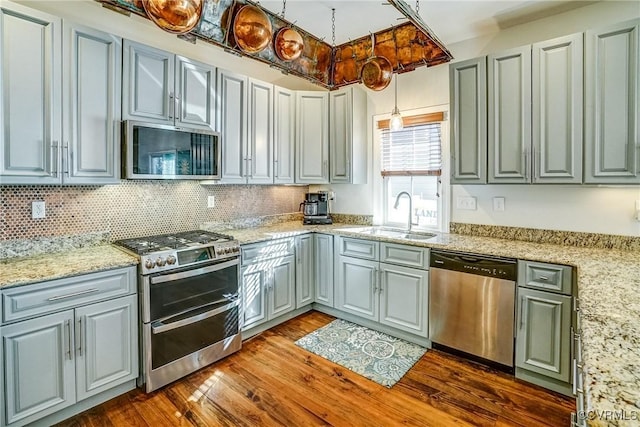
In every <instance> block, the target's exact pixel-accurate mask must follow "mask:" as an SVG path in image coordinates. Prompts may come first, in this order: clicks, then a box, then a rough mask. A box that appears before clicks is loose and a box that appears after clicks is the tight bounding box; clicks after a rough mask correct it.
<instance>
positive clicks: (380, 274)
mask: <svg viewBox="0 0 640 427" xmlns="http://www.w3.org/2000/svg"><path fill="white" fill-rule="evenodd" d="M383 278H384V271H382V270H378V293H380V294H382V290H383V289H382V283H383V280H382V279H383Z"/></svg>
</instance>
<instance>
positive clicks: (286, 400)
mask: <svg viewBox="0 0 640 427" xmlns="http://www.w3.org/2000/svg"><path fill="white" fill-rule="evenodd" d="M332 320H333V317H331V316H328V315H326V314H322V313H318V312H315V311H313V312H309V313H305V314H303V315H301V316H298V317H296V318H295V319H292V320H290V321H288V322H286V323H284V324H282V325H279V326H277V327H275V328H273V329H270V330H268V331H265V332H263V333H262V334H260V335H258V336H256V337H254V338H252V339H249V340H247V341H245V342H244V343H243V347H242V350H241V351H239V352H238V353H235V354H233V355H231V356H229V357H227V358H226V359H224V360H221V361H219V362H218V363H215V364H213V365H212V366H209V367H207V368H205V369H201V370H200V371H198V372H195V373H193V374H191V375H189V376H187V377H186V378H183V379H182V380H180V381H177V382H175V383H173V384H170V385H169V386H167V387H164V388H162V389H160V390H157V391H155V392H153V393H149V394H145V393H144V392H142V391H141V390H133V391H131V392H129V393H127V394H125V395H123V396H119V397H117V398H115V399H112V400H110V401H109V402H106V403H104V404H102V405H100V406H98V407H96V408H93V409H90V410H88V411H86V412H83V413H82V414H79V415H77V416H75V417H73V418H70V419H68V420H66V421H63V422H62V423H60V424H58V426H60V427H93V426H153V427H156V426H197V427H202V426H207V427H210V426H248V427H252V426H346V425H349V426H389V425H407V426H487V427H498V426H500V427H502V426H532V425H536V426H562V425H569V421H570V414H571V412H572V410H573V408H574V402H573V400H572V399H569V398H567V397H564V396H561V395H559V394H556V393H552V392H549V391H547V390H544V389H542V388H540V387H537V386H533V385H530V384H526V383H524V382H521V381H518V380H516V379H515V378H514V377H513V376H511V375H509V374H506V373H503V372H498V371H496V370H494V369H493V368H489V367H486V366H483V365H480V364H477V363H475V362H470V361H467V360H464V359H462V358H460V357H457V356H452V355H449V354H446V353H443V352H440V351H437V350H429V351H428V352H427V353H426V354H425V355H424V356H423V357H422V359H420V360H419V361H418V363H416V365H415V366H414V367H413V368H412V369H411V370H410V371H409V372H408V373H407V375H405V376H404V377H403V378H402V379H401V380H400V381H399V382H398V383H397V384H396V385H395V386H393V387H392V388H390V389H388V388H386V387H383V386H380V385H379V384H376V383H374V382H372V381H369V380H367V379H366V378H364V377H362V376H360V375H358V374H355V373H354V372H351V371H349V370H348V369H345V368H343V367H341V366H339V365H336V364H334V363H332V362H330V361H328V360H326V359H323V358H321V357H319V356H317V355H315V354H312V353H309V352H307V351H306V350H303V349H301V348H299V347H297V346H296V345H295V344H294V342H295V341H296V340H297V339H299V338H301V337H303V336H304V335H306V334H307V333H309V332H312V331H314V330H315V329H317V328H320V327H322V326H324V325H326V324H327V323H329V322H331V321H332Z"/></svg>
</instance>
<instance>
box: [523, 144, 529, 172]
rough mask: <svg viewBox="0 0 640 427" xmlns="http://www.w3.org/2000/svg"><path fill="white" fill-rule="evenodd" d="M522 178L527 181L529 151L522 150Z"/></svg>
mask: <svg viewBox="0 0 640 427" xmlns="http://www.w3.org/2000/svg"><path fill="white" fill-rule="evenodd" d="M524 178H525V179H527V180H528V179H529V150H528V149H526V148H525V150H524Z"/></svg>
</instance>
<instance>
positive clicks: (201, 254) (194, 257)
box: [140, 241, 240, 275]
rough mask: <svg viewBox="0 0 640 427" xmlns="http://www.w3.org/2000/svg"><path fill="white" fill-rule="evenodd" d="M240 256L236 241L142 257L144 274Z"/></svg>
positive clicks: (141, 262)
mask: <svg viewBox="0 0 640 427" xmlns="http://www.w3.org/2000/svg"><path fill="white" fill-rule="evenodd" d="M239 256H240V245H239V244H238V243H237V242H235V241H230V242H219V243H216V244H214V245H212V246H199V247H194V248H192V249H189V248H185V249H177V250H175V249H172V250H166V251H158V252H154V253H151V254H147V255H141V256H140V266H141V271H142V274H143V275H144V274H150V273H156V272H160V271H167V270H173V269H176V268H180V267H187V266H190V265H197V264H200V263H203V262H206V261H215V260H224V259H232V258H237V257H239Z"/></svg>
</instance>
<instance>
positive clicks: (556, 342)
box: [516, 287, 572, 382]
mask: <svg viewBox="0 0 640 427" xmlns="http://www.w3.org/2000/svg"><path fill="white" fill-rule="evenodd" d="M571 304H572V298H571V297H570V296H567V295H558V294H554V293H551V292H542V291H537V290H534V289H526V288H522V287H520V288H519V289H518V330H517V334H518V338H517V340H516V366H517V367H519V368H524V369H526V370H529V371H533V372H537V373H540V374H543V375H544V376H546V377H549V378H553V379H556V380H559V381H563V382H569V381H570V380H571V366H570V365H571V336H570V331H571V313H572V306H571Z"/></svg>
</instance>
